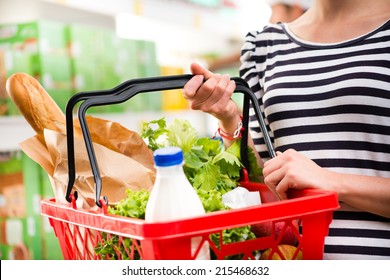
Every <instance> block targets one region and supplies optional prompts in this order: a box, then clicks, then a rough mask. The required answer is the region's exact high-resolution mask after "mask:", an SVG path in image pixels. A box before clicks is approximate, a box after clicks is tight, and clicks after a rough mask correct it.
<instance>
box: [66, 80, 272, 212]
mask: <svg viewBox="0 0 390 280" xmlns="http://www.w3.org/2000/svg"><path fill="white" fill-rule="evenodd" d="M192 77H193V76H192V75H177V76H162V77H158V78H156V77H154V78H143V79H134V80H130V81H128V82H125V83H123V84H122V85H120V86H118V87H116V88H114V89H112V90H109V91H98V92H94V93H90V97H91V98H88V97H86V96H85V94H83V93H81V94H77V95H76V96H75V97H74V99H73V100H72V102H74V100H78V99H79V98H80V100H85V101H84V102H83V103H82V104H81V105H80V108H79V111H78V117H79V121H80V125H81V129H82V133H83V137H84V141H85V145H86V148H87V152H88V157H89V161H90V164H91V169H92V173H93V175H94V181H95V195H96V197H95V199H96V204H97V205H98V206H99V207H101V203H100V195H101V190H102V182H101V176H100V172H99V167H98V164H97V160H96V156H95V152H94V149H93V145H92V140H91V136H90V133H89V129H88V124H87V122H86V119H85V115H86V111H87V110H88V108H90V107H93V106H103V105H109V104H119V103H123V102H125V101H127V100H128V99H130V98H132V97H134V96H135V95H137V94H139V93H141V92H151V91H161V90H173V89H179V88H183V87H184V85H185V84H186V83H187V82H188V81H189V80H190V79H191V78H192ZM233 80H234V81H235V82H236V90H235V92H241V93H243V94H244V112H243V126H244V127H245V128H247V127H248V122H249V110H248V108H249V103H250V102H252V104H253V108H254V110H255V114H256V116H257V119H258V121H259V124H260V129H261V130H262V132H263V135H264V140H265V143H266V146H267V149H268V151H269V154H270V156H271V157H274V156H275V151H274V149H273V147H272V142H271V139H270V137H269V134H268V131H267V129H266V125H265V123H264V119H263V117H262V114H261V110H260V107H259V105H258V102H257V99H256V96H255V95H254V94H253V93H252V91H251V90H250V89H249V87H248V84H247V83H246V82H245V81H244V80H243V79H241V78H233ZM79 95H80V96H81V97H77V96H79ZM92 96H93V97H92ZM69 106H72V104H71V105H69ZM67 128H68V126H67ZM71 129H72V130H73V128H71ZM67 136H68V138H70V136H71V135H67ZM72 138H73V134H72ZM247 142H248V129H245V130H244V132H243V137H242V144H241V157H242V160H243V164H244V166H245V167H246V168H249V164H248V161H247V149H248V145H247ZM69 143H70V144H72V143H73V141H69V142H68V144H69ZM69 155H70V157H69ZM68 158H69V161H68V164H69V165H73V166H71V168H69V173H70V174H69V184H68V188H67V199H68V198H69V199H70V192H71V189H72V187H73V183H74V178H75V168H74V144H73V145H69V146H68ZM71 173H72V174H71ZM71 179H73V182H72V184H71ZM68 195H69V196H68ZM104 199H105V200H106V201H107V198H104Z"/></svg>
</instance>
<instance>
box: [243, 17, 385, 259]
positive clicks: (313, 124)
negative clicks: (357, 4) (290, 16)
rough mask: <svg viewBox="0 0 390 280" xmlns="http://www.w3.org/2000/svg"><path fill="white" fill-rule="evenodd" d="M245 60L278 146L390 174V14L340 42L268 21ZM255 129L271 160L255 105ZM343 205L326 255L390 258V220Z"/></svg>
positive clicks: (334, 166)
mask: <svg viewBox="0 0 390 280" xmlns="http://www.w3.org/2000/svg"><path fill="white" fill-rule="evenodd" d="M241 62H242V65H241V68H240V75H241V76H242V77H243V78H244V79H245V80H246V81H247V82H248V84H249V86H250V88H251V89H252V91H253V92H254V93H255V94H256V96H257V98H258V101H259V104H260V107H261V109H262V112H263V114H264V117H265V121H266V124H267V128H268V132H269V135H270V137H271V140H272V142H273V145H274V148H275V150H278V151H285V150H287V149H289V148H293V149H295V150H297V151H299V152H301V153H302V154H304V155H305V156H307V157H309V158H311V159H312V160H313V161H314V162H316V163H317V164H318V165H320V166H321V167H324V168H328V169H330V170H332V171H335V172H342V173H348V174H363V175H371V176H380V177H385V178H390V20H389V21H388V22H387V23H385V24H383V25H382V26H381V27H379V28H378V29H376V30H374V31H372V32H370V33H368V34H365V35H363V36H360V37H358V38H355V39H352V40H348V41H345V42H341V43H335V44H320V43H311V42H307V41H304V40H301V39H299V38H297V37H296V36H294V34H292V32H291V31H290V30H289V29H288V26H287V25H286V24H274V25H269V26H267V27H265V28H264V29H263V30H262V31H257V32H251V33H249V34H248V35H247V37H246V41H245V44H244V46H243V49H242V56H241ZM250 127H251V136H252V138H253V140H254V143H255V147H256V150H257V151H258V152H259V154H260V156H261V157H262V158H263V159H264V160H267V159H268V158H269V155H268V152H267V148H266V146H265V144H264V140H263V138H262V134H261V131H260V128H259V125H258V122H257V120H256V117H255V113H254V110H253V109H251V110H250ZM388 187H389V188H390V186H388ZM389 203H390V201H389ZM340 204H341V208H340V211H335V213H334V217H333V221H332V223H331V226H330V229H329V236H328V237H326V239H325V255H324V258H325V259H390V219H388V218H384V217H380V216H377V215H373V214H370V213H365V212H361V211H359V210H357V209H353V208H352V207H350V206H348V205H346V204H345V203H340Z"/></svg>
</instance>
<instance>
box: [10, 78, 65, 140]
mask: <svg viewBox="0 0 390 280" xmlns="http://www.w3.org/2000/svg"><path fill="white" fill-rule="evenodd" d="M6 90H7V92H8V95H9V96H10V98H11V99H12V101H13V102H14V103H15V105H16V106H17V108H18V109H19V111H20V113H21V114H22V115H23V116H24V118H25V119H26V120H27V121H28V123H29V124H30V125H31V127H32V128H33V129H34V130H35V132H36V133H37V136H38V137H39V139H40V140H41V141H42V142H43V143H44V142H45V141H44V136H43V131H44V129H45V128H46V129H51V130H54V131H58V132H61V133H65V132H66V121H65V114H64V113H63V112H62V111H61V109H60V108H59V107H58V105H57V104H56V103H55V101H54V100H53V99H52V98H51V96H50V95H49V94H48V93H47V92H46V90H45V89H44V88H43V87H42V86H41V85H40V83H39V82H38V81H37V80H36V79H35V78H34V77H32V76H30V75H28V74H26V73H15V74H13V75H11V76H10V77H9V78H8V80H7V83H6Z"/></svg>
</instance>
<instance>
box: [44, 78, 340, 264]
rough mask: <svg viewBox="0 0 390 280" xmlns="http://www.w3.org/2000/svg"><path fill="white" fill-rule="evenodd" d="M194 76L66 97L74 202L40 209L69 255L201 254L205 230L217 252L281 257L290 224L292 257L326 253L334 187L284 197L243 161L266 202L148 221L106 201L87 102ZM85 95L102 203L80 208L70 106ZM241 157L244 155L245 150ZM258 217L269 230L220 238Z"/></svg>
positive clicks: (250, 185)
mask: <svg viewBox="0 0 390 280" xmlns="http://www.w3.org/2000/svg"><path fill="white" fill-rule="evenodd" d="M189 78H191V76H190V75H180V76H167V77H163V78H162V77H159V78H146V79H137V80H131V81H128V82H127V83H124V84H122V85H120V86H118V87H117V88H115V89H113V90H111V91H101V92H94V93H89V94H86V93H80V94H78V95H76V96H75V97H73V98H72V99H71V100H70V101H69V102H68V106H67V139H68V164H69V184H68V190H67V194H66V199H67V200H68V202H69V203H68V204H60V203H57V202H56V201H55V199H47V200H42V201H41V210H42V215H44V216H47V217H48V218H49V221H50V224H51V226H52V227H53V229H54V232H55V234H56V236H57V237H58V240H59V243H60V246H61V250H62V253H63V255H64V258H65V259H80V260H95V259H120V260H125V259H131V260H134V259H145V260H147V259H150V260H152V259H196V257H197V253H198V252H197V251H195V252H192V249H191V239H192V238H193V237H200V238H201V239H202V241H203V242H208V243H209V247H210V250H211V255H212V257H213V258H214V259H229V258H233V259H257V258H258V257H259V256H260V254H261V252H263V251H264V250H270V252H271V253H270V254H269V256H268V257H269V258H273V257H275V256H279V258H280V259H284V255H283V254H282V253H281V247H280V246H279V245H281V244H282V243H283V241H282V239H283V237H284V236H285V235H286V234H285V233H286V232H288V233H289V234H290V235H291V234H292V235H293V236H294V238H295V241H296V243H295V244H294V245H295V247H294V250H293V251H292V252H291V256H290V257H291V258H292V259H298V258H301V257H302V258H303V259H322V257H323V249H324V240H325V236H326V235H327V234H328V229H329V224H330V222H331V221H332V215H333V211H334V210H335V209H337V208H338V207H339V204H338V200H337V196H336V194H335V193H333V192H324V191H320V190H317V189H305V190H292V191H290V192H289V199H288V200H283V201H279V200H277V199H276V198H275V195H274V194H273V193H272V192H271V191H270V190H269V189H268V188H267V187H266V186H265V185H263V184H261V183H256V182H250V181H249V179H248V175H247V170H246V169H243V172H242V180H241V182H240V184H241V186H243V187H245V188H247V189H248V190H250V191H258V192H259V193H260V196H261V200H262V204H261V205H258V206H252V207H245V208H242V209H233V210H224V211H218V212H213V213H207V214H205V215H202V216H199V217H194V218H191V219H181V220H175V221H169V222H159V223H147V222H145V221H144V220H141V219H133V218H126V217H122V216H117V215H112V214H109V213H107V201H106V199H100V193H101V182H100V177H99V176H100V175H99V168H98V166H97V163H96V159H95V158H94V152H93V147H92V142H91V139H90V136H89V134H88V127H87V126H86V122H85V121H84V120H85V112H86V110H87V109H88V108H89V107H91V106H95V105H104V104H114V103H120V102H124V101H126V100H128V99H129V98H131V97H132V96H134V95H135V94H138V93H139V92H144V91H155V90H167V89H176V88H180V87H183V85H184V84H185V83H186V82H187V81H188V79H189ZM235 79H236V84H237V91H241V92H243V93H247V96H248V97H247V98H246V99H245V102H244V107H245V106H248V104H249V103H248V102H249V101H252V102H254V109H255V112H256V115H257V117H258V118H259V121H260V125H261V129H262V130H263V133H265V136H266V137H265V140H266V142H269V143H268V144H267V143H266V144H267V146H268V149H269V151H270V154H271V156H273V155H274V152H273V150H272V145H271V144H270V140H269V136H268V134H266V132H265V129H264V127H265V125H264V123H263V121H262V118H261V117H260V116H261V114H260V110H259V108H258V105H257V103H256V100H255V97H254V95H253V94H252V93H251V92H250V91H249V89H248V87H247V85H246V83H245V82H244V81H242V80H240V79H237V78H235ZM80 100H84V102H83V103H82V104H81V105H80V109H79V119H80V124H81V127H82V130H83V135H84V140H85V143H86V146H87V151H88V154H89V156H90V161H91V168H92V171H93V173H94V176H95V179H96V180H95V186H96V204H97V205H98V206H100V207H101V208H100V209H99V210H98V211H90V210H84V209H77V207H76V199H77V195H76V193H75V194H71V189H72V186H73V183H74V178H75V174H74V173H75V168H74V147H73V120H72V116H71V115H70V116H69V114H71V112H72V109H73V106H74V105H75V104H76V103H77V102H78V101H80ZM245 110H246V109H245V108H244V111H245ZM246 111H248V110H246ZM247 122H248V119H247V116H246V117H244V126H245V125H247ZM246 137H247V135H245V134H244V135H243V141H244V140H246V139H247V138H246ZM245 148H246V145H242V151H241V153H245V152H246V149H245ZM243 159H244V161H245V157H243ZM244 165H245V162H244ZM281 223H282V224H283V227H282V229H281V230H279V231H276V229H275V228H276V225H277V224H279V225H280V224H281ZM295 223H298V227H296V226H295ZM259 224H263V225H264V224H267V225H268V226H271V229H272V230H271V232H269V233H268V234H267V235H265V236H261V237H258V238H255V239H250V240H244V241H240V242H235V243H224V242H223V241H222V232H223V231H225V230H229V229H233V228H238V227H243V226H248V225H252V226H254V225H259ZM218 237H219V238H218ZM216 240H217V241H216ZM218 240H219V241H218ZM201 245H202V242H201V243H200V246H201ZM97 251H99V253H97Z"/></svg>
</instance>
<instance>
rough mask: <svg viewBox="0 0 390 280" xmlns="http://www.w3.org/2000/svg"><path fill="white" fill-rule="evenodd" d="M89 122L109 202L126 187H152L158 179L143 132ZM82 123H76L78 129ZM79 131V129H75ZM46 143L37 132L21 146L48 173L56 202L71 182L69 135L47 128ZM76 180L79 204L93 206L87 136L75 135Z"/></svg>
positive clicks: (116, 199) (121, 195)
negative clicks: (69, 171)
mask: <svg viewBox="0 0 390 280" xmlns="http://www.w3.org/2000/svg"><path fill="white" fill-rule="evenodd" d="M87 123H88V127H89V131H90V134H91V137H92V141H93V147H94V150H95V155H96V159H97V162H98V166H99V171H100V175H101V178H102V193H101V195H105V196H107V198H108V202H109V204H115V203H117V202H119V201H120V200H121V199H124V198H125V197H126V192H125V190H126V189H128V188H130V189H133V190H140V189H146V190H151V188H152V187H153V183H154V180H155V170H154V161H153V155H152V152H151V151H150V150H149V149H148V147H147V145H146V144H145V142H144V141H143V140H142V139H141V138H140V136H139V135H138V134H137V133H135V132H133V131H130V130H128V129H126V128H124V127H123V126H121V125H120V124H118V123H115V122H111V121H107V120H102V119H98V118H93V117H88V118H87ZM78 129H79V126H78V124H77V123H76V124H75V130H78ZM75 135H80V133H75ZM44 138H45V143H46V145H45V144H43V143H42V142H41V141H39V139H38V138H37V136H35V137H32V138H29V139H27V140H25V141H24V142H22V143H21V148H22V150H23V151H24V152H25V153H26V154H27V155H28V156H29V157H30V158H32V159H33V160H34V161H36V162H37V163H38V164H39V165H41V166H42V168H43V169H44V170H45V171H46V172H47V173H48V175H49V177H50V180H51V182H52V187H53V192H54V196H55V198H56V201H57V202H63V203H67V201H66V199H65V194H66V188H67V184H68V155H67V143H66V135H64V134H62V133H59V132H56V131H53V130H45V131H44ZM74 144H75V166H76V180H75V183H74V187H73V191H77V192H78V195H79V196H78V199H77V202H76V203H77V206H78V207H79V208H84V209H92V208H95V207H97V206H96V205H95V189H94V179H93V174H92V171H91V167H90V162H89V158H88V154H87V150H86V148H85V143H84V140H83V139H81V138H78V137H75V138H74Z"/></svg>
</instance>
